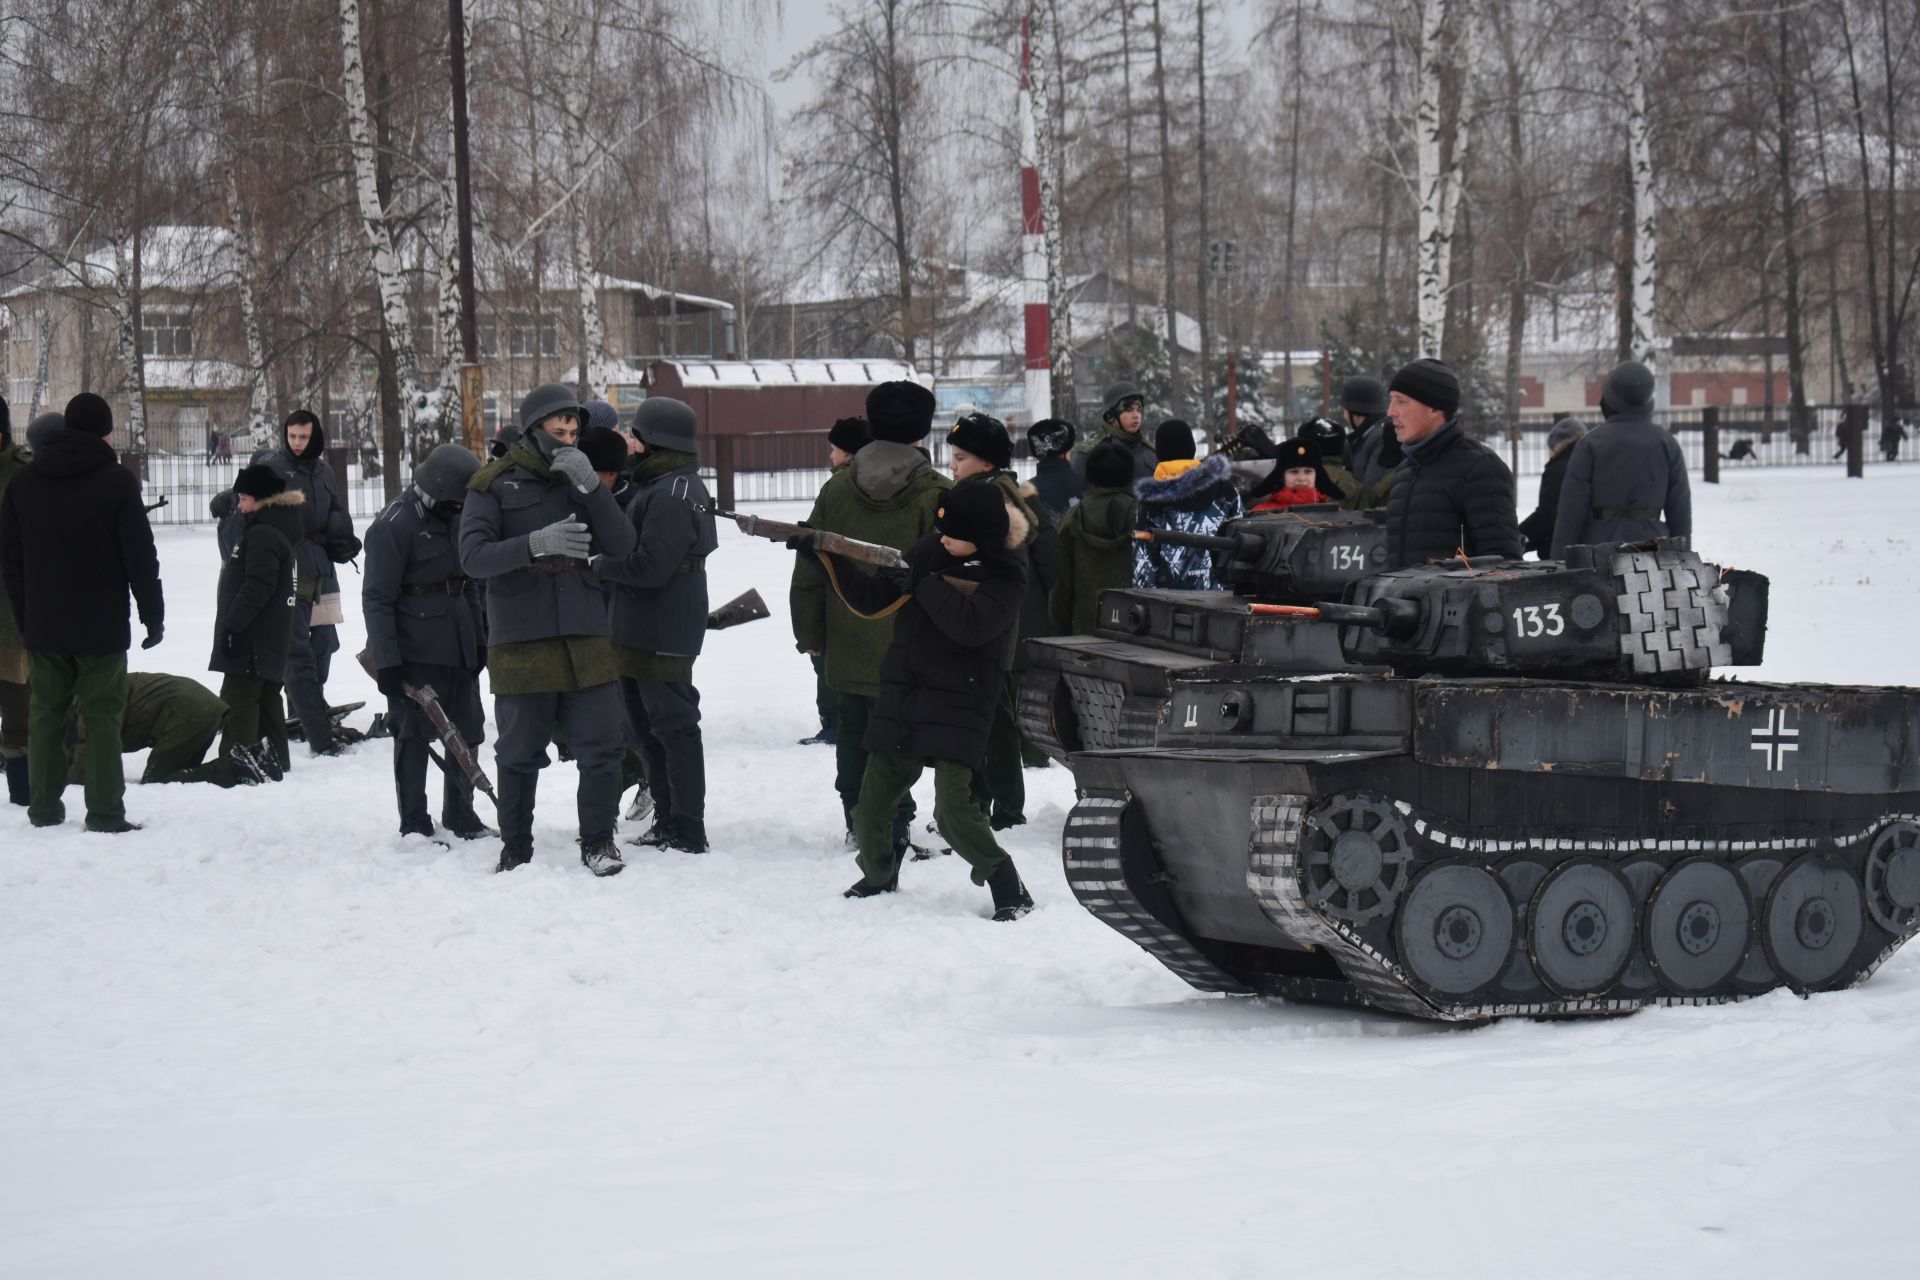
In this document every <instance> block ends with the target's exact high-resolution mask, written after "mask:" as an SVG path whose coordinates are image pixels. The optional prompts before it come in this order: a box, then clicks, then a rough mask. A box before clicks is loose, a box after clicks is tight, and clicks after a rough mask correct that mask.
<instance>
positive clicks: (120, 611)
mask: <svg viewBox="0 0 1920 1280" xmlns="http://www.w3.org/2000/svg"><path fill="white" fill-rule="evenodd" d="M112 434H113V410H112V409H110V408H109V407H108V406H107V402H106V401H105V400H102V399H101V398H100V397H99V396H97V395H94V394H93V393H92V392H89V391H83V392H81V393H80V394H79V395H77V396H75V397H74V398H73V399H71V400H69V401H68V402H67V409H66V425H65V426H64V427H61V428H60V429H58V430H56V431H54V432H53V433H52V434H51V435H50V436H49V437H48V438H47V441H46V443H45V444H44V445H42V446H40V447H38V448H37V449H36V450H35V452H34V455H33V461H32V462H31V463H29V464H28V465H27V466H26V467H25V468H24V469H23V470H21V471H20V472H19V473H18V474H17V475H16V476H15V477H14V479H13V482H12V483H11V484H10V485H8V486H7V496H6V500H5V502H4V503H0V565H4V569H5V577H6V585H7V594H8V596H9V597H10V598H11V600H12V602H13V616H14V619H15V621H16V622H17V623H18V624H19V627H20V634H21V639H22V640H23V642H24V644H25V647H26V650H27V652H28V654H30V655H31V658H30V666H31V668H32V675H31V678H30V680H29V686H30V694H29V699H30V701H29V705H28V712H27V761H28V767H27V773H28V779H29V790H30V793H31V795H30V799H29V803H28V805H27V818H28V820H29V821H30V822H32V823H33V825H34V826H36V827H50V826H56V825H58V824H59V823H61V822H64V821H66V816H67V810H66V806H65V805H64V804H63V803H62V802H61V799H60V795H61V792H62V791H64V790H65V789H66V783H67V750H66V732H67V721H68V719H69V718H70V717H71V716H73V715H74V714H76V713H77V714H78V715H79V716H80V718H81V719H82V720H83V721H85V723H86V726H87V744H88V750H87V763H86V775H87V783H86V793H87V830H89V831H106V832H122V831H132V830H135V829H136V828H137V824H135V823H131V822H128V821H127V813H126V805H125V799H126V775H125V774H124V772H123V771H122V769H121V764H120V720H121V717H122V716H124V715H125V714H126V708H127V649H128V648H129V647H130V646H131V645H132V643H133V632H132V629H131V627H130V626H129V625H128V617H127V595H128V592H129V591H131V592H132V594H133V599H134V601H135V602H136V603H137V604H138V605H139V607H140V622H141V624H142V625H143V626H145V628H146V631H147V638H146V639H145V640H144V641H143V642H142V643H141V646H140V647H141V648H143V649H151V648H153V647H154V646H155V645H157V644H159V643H160V638H161V636H162V634H163V633H164V632H165V615H166V605H165V602H164V600H163V599H162V597H161V593H160V558H159V555H158V554H157V553H156V552H155V551H154V546H153V528H152V526H150V525H149V524H148V523H147V512H146V508H145V507H144V506H143V505H142V504H141V502H140V482H139V481H138V480H136V479H134V476H133V473H132V472H131V471H128V470H127V469H126V468H125V467H123V466H121V465H120V462H119V459H117V458H116V457H115V456H114V453H113V448H112V446H110V445H109V444H108V443H107V437H108V436H110V435H112Z"/></svg>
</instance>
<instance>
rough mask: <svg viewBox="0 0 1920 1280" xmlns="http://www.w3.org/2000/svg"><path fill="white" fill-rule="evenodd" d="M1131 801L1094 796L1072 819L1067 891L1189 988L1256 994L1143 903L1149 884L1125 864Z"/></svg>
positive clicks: (1087, 796)
mask: <svg viewBox="0 0 1920 1280" xmlns="http://www.w3.org/2000/svg"><path fill="white" fill-rule="evenodd" d="M1128 803H1129V801H1128V797H1127V796H1126V795H1125V793H1122V792H1102V791H1089V792H1085V793H1083V794H1082V796H1081V798H1080V802H1079V803H1078V804H1076V805H1074V806H1073V812H1072V813H1070V814H1068V815H1067V829H1066V834H1065V836H1064V837H1063V839H1062V853H1063V856H1064V858H1065V861H1066V866H1067V887H1068V888H1069V889H1071V890H1072V891H1073V896H1074V897H1075V898H1077V899H1079V902H1080V905H1081V906H1083V907H1085V908H1086V909H1087V910H1088V911H1090V912H1092V913H1093V915H1094V916H1095V917H1096V918H1097V919H1099V920H1100V921H1101V922H1102V923H1104V924H1106V925H1107V926H1108V927H1109V928H1111V929H1114V930H1115V931H1117V932H1118V933H1120V934H1121V935H1122V936H1123V937H1126V938H1131V939H1132V940H1133V941H1134V942H1135V943H1136V944H1137V945H1138V946H1139V947H1140V948H1141V949H1142V950H1143V951H1145V952H1146V953H1147V954H1148V955H1150V956H1152V957H1153V958H1154V959H1156V960H1158V961H1159V962H1160V963H1161V964H1163V965H1165V966H1167V968H1169V969H1171V970H1173V972H1174V973H1175V974H1177V975H1178V976H1179V977H1180V978H1181V979H1182V980H1184V981H1185V982H1186V983H1187V984H1188V985H1189V986H1192V987H1196V988H1198V989H1199V990H1201V991H1219V992H1224V993H1226V994H1229V995H1252V994H1253V989H1252V988H1251V987H1248V986H1247V985H1246V984H1244V983H1242V982H1241V981H1240V980H1239V979H1238V978H1235V977H1233V976H1232V975H1231V974H1229V973H1227V972H1226V971H1225V970H1223V969H1221V968H1220V967H1219V966H1217V965H1215V964H1214V963H1213V962H1212V961H1211V960H1209V959H1207V958H1206V957H1205V956H1204V955H1202V954H1201V953H1200V950H1199V948H1197V947H1195V946H1194V945H1193V943H1191V942H1189V941H1188V940H1187V939H1186V938H1184V937H1182V936H1181V935H1180V934H1179V933H1178V932H1176V931H1175V930H1174V929H1172V928H1169V927H1168V926H1167V925H1166V924H1165V923H1163V922H1162V921H1161V920H1160V919H1159V918H1158V917H1157V916H1155V915H1154V913H1153V912H1151V911H1149V910H1148V909H1147V907H1146V906H1145V905H1144V904H1143V903H1142V902H1141V900H1140V892H1141V891H1142V890H1144V889H1145V886H1144V885H1139V884H1137V883H1134V881H1136V880H1137V877H1130V876H1129V875H1128V874H1127V870H1126V868H1125V866H1124V865H1123V864H1122V861H1121V846H1122V841H1121V837H1120V823H1121V820H1122V817H1123V815H1124V813H1125V810H1126V808H1127V805H1128Z"/></svg>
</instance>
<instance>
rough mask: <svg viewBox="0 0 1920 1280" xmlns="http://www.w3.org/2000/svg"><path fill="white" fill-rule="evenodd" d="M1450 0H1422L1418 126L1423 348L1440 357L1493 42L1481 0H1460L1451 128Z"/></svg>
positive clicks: (1456, 3)
mask: <svg viewBox="0 0 1920 1280" xmlns="http://www.w3.org/2000/svg"><path fill="white" fill-rule="evenodd" d="M1448 15H1449V10H1448V6H1447V4H1446V3H1445V0H1422V3H1421V6H1420V48H1419V50H1418V56H1419V63H1420V93H1419V97H1418V98H1417V100H1416V101H1415V104H1414V115H1413V127H1414V149H1415V163H1416V174H1417V182H1418V192H1417V195H1418V199H1419V222H1418V236H1419V244H1418V249H1419V255H1418V264H1417V271H1416V279H1417V287H1418V318H1419V353H1420V354H1421V355H1422V356H1431V357H1433V358H1435V359H1438V358H1439V356H1440V351H1441V346H1442V343H1443V342H1444V341H1445V339H1446V327H1447V293H1448V291H1449V290H1450V289H1451V288H1452V284H1453V280H1452V270H1453V230H1454V223H1455V220H1456V217H1457V215H1458V212H1459V208H1460V188H1461V185H1462V180H1463V177H1464V175H1465V170H1466V161H1467V144H1468V142H1469V141H1470V138H1471V130H1472V125H1473V106H1474V102H1473V96H1474V84H1475V82H1476V81H1477V80H1478V78H1479V70H1480V50H1481V46H1482V45H1483V44H1484V43H1485V40H1484V38H1483V33H1482V29H1481V24H1480V6H1479V3H1478V0H1453V16H1454V18H1455V20H1456V21H1458V22H1460V23H1463V24H1464V35H1463V37H1462V39H1460V40H1459V41H1458V42H1457V43H1458V44H1459V50H1458V53H1459V61H1460V62H1461V64H1462V67H1463V70H1462V71H1461V80H1460V93H1459V95H1458V102H1457V104H1456V106H1455V109H1454V112H1453V128H1452V130H1451V131H1447V130H1444V129H1443V128H1442V124H1443V120H1442V116H1443V112H1442V110H1441V106H1442V103H1441V97H1442V94H1441V88H1442V84H1443V80H1444V77H1445V71H1446V60H1447V57H1448V50H1447V47H1446V46H1447V40H1446V36H1447V32H1448V28H1449V23H1448V21H1447V19H1448Z"/></svg>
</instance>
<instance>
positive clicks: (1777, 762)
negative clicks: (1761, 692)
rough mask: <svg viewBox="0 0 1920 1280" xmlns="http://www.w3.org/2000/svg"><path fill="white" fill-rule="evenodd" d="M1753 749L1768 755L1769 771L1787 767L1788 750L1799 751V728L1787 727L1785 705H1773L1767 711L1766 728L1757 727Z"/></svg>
mask: <svg viewBox="0 0 1920 1280" xmlns="http://www.w3.org/2000/svg"><path fill="white" fill-rule="evenodd" d="M1752 737H1753V744H1752V749H1753V750H1755V751H1758V752H1760V753H1761V754H1762V755H1764V756H1765V757H1766V762H1767V763H1766V768H1767V771H1768V772H1769V773H1777V772H1779V771H1781V770H1783V769H1785V768H1786V765H1787V752H1789V751H1798V750H1799V749H1800V743H1799V742H1798V741H1797V739H1798V738H1799V737H1800V731H1799V730H1798V729H1790V728H1788V727H1787V713H1786V709H1785V708H1783V707H1772V708H1770V709H1769V710H1768V711H1767V723H1766V726H1765V727H1764V728H1756V729H1754V730H1753V733H1752Z"/></svg>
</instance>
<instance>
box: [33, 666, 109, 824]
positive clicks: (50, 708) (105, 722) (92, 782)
mask: <svg viewBox="0 0 1920 1280" xmlns="http://www.w3.org/2000/svg"><path fill="white" fill-rule="evenodd" d="M30 667H31V674H30V675H29V677H28V685H29V687H30V690H31V692H30V693H29V695H28V705H27V775H28V779H29V781H30V782H31V784H32V796H31V799H30V801H29V803H28V805H27V820H28V821H29V822H31V823H33V825H34V826H36V827H52V826H58V825H59V824H60V823H62V822H65V821H66V820H67V806H66V803H65V802H64V801H63V800H62V799H61V796H62V794H63V793H64V792H65V791H66V789H67V722H68V721H69V720H71V719H73V718H75V717H78V718H79V720H80V723H81V724H82V725H84V726H85V728H86V735H87V751H86V759H85V762H84V768H83V772H84V774H85V776H86V783H85V786H86V797H87V825H88V826H90V827H94V826H109V827H110V826H114V825H116V824H118V823H121V822H124V821H126V817H127V808H126V793H127V780H126V775H125V774H124V773H123V772H122V771H121V767H120V720H121V717H122V716H124V715H125V714H126V710H127V655H126V651H125V650H122V651H120V652H119V653H86V654H67V653H40V652H34V653H33V654H32V657H31V659H30Z"/></svg>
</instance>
